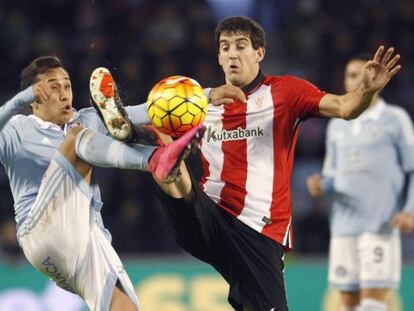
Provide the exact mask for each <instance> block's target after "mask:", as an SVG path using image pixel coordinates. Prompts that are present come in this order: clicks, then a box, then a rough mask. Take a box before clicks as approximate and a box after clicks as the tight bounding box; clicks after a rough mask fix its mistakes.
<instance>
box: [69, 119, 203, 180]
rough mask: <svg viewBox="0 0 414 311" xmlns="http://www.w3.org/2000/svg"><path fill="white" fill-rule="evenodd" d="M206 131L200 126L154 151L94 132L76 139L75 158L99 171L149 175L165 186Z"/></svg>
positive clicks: (89, 131) (80, 133)
mask: <svg viewBox="0 0 414 311" xmlns="http://www.w3.org/2000/svg"><path fill="white" fill-rule="evenodd" d="M204 131H205V128H204V126H201V125H200V126H198V127H195V128H193V129H191V130H190V131H188V132H187V133H185V134H184V135H183V136H181V137H180V138H178V139H177V140H175V141H173V142H172V143H170V144H167V145H163V146H159V147H154V146H143V145H139V144H125V143H123V142H120V141H117V140H115V139H113V138H111V137H108V136H106V135H103V134H99V133H97V132H95V131H93V130H91V129H87V128H86V129H83V130H82V131H81V132H79V134H78V135H77V137H76V143H75V148H76V154H77V155H78V156H79V157H80V158H81V159H82V160H84V161H85V162H87V163H90V164H92V165H95V166H99V167H116V168H122V169H138V170H143V171H150V172H151V173H152V174H153V175H154V177H155V178H156V179H157V180H159V181H162V182H172V181H174V180H175V178H176V177H177V174H178V167H179V164H180V162H181V161H182V160H184V159H185V158H186V157H187V156H188V155H189V154H190V153H191V151H192V150H193V149H194V148H196V147H197V146H198V144H199V142H200V141H201V139H202V137H203V134H204Z"/></svg>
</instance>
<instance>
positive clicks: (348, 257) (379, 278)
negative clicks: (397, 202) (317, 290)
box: [328, 230, 401, 291]
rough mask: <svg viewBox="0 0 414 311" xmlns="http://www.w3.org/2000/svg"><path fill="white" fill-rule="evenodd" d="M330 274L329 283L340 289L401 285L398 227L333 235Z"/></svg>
mask: <svg viewBox="0 0 414 311" xmlns="http://www.w3.org/2000/svg"><path fill="white" fill-rule="evenodd" d="M328 274H329V276H328V279H329V284H330V286H331V287H333V288H335V289H338V290H341V291H358V290H359V289H362V288H398V287H399V284H400V279H401V238H400V233H399V231H398V230H393V231H392V233H390V234H372V233H364V234H362V235H359V236H347V237H333V238H331V243H330V250H329V273H328Z"/></svg>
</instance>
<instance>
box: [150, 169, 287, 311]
mask: <svg viewBox="0 0 414 311" xmlns="http://www.w3.org/2000/svg"><path fill="white" fill-rule="evenodd" d="M192 183H193V192H194V199H193V200H192V202H191V203H186V202H185V201H184V200H183V199H174V198H172V197H170V196H169V195H167V194H165V193H164V192H163V191H162V190H161V189H160V188H158V187H157V188H158V191H157V192H158V193H159V197H160V200H161V203H162V205H163V208H164V209H165V211H166V213H167V216H168V218H169V220H170V223H171V225H172V227H173V230H174V233H175V236H176V240H177V242H178V244H179V245H180V246H181V247H182V248H183V249H185V250H186V251H187V252H189V253H190V254H192V255H193V256H195V257H197V258H198V259H200V260H202V261H204V262H207V263H209V264H211V265H212V266H213V267H214V268H215V269H216V270H217V271H218V272H219V273H220V274H221V275H222V276H223V277H224V279H225V280H226V281H227V282H228V283H229V284H230V292H229V297H228V300H229V302H230V304H231V305H232V306H233V308H234V309H235V310H240V311H241V310H243V306H244V307H249V310H252V311H253V310H254V311H270V310H276V311H287V310H288V307H287V301H286V292H285V284H284V277H283V269H284V263H283V260H282V257H283V253H284V249H283V247H282V245H280V244H278V243H276V242H275V241H273V240H271V239H269V238H267V237H266V236H264V235H262V234H260V233H259V232H257V231H255V230H254V229H252V228H250V227H249V226H247V225H245V224H244V223H242V222H241V221H240V220H238V219H237V218H235V217H233V216H231V215H229V214H228V213H227V212H225V211H224V210H222V209H221V208H220V207H218V206H217V205H216V204H215V203H214V201H212V200H211V199H210V198H209V197H208V196H207V195H206V194H205V193H204V191H202V190H201V189H200V187H199V186H198V183H197V182H196V181H195V180H194V178H193V177H192ZM273 308H274V309H273Z"/></svg>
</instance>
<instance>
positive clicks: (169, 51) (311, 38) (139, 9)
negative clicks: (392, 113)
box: [0, 0, 414, 259]
mask: <svg viewBox="0 0 414 311" xmlns="http://www.w3.org/2000/svg"><path fill="white" fill-rule="evenodd" d="M238 14H244V15H248V16H250V17H252V18H254V19H256V20H257V21H258V22H260V23H261V24H262V25H263V26H264V28H265V30H266V32H267V36H268V46H267V55H266V58H265V62H264V64H263V69H264V71H265V72H266V73H269V74H292V75H296V76H299V77H302V78H305V79H308V80H309V81H312V82H313V83H314V84H316V85H317V86H319V87H320V88H321V89H323V90H326V91H329V92H343V88H342V80H343V70H344V65H345V63H346V61H347V59H349V58H350V57H352V56H354V55H356V54H359V53H361V52H370V53H374V51H375V50H376V48H377V46H379V45H380V44H384V45H386V46H390V45H392V46H395V47H396V48H397V50H398V51H399V53H400V54H401V55H402V61H401V63H402V65H403V69H402V71H401V73H400V74H399V75H398V78H396V79H395V80H394V81H393V82H392V83H391V84H390V85H389V86H388V87H387V89H386V90H385V91H384V94H383V96H384V98H385V99H386V100H387V101H389V102H391V103H394V104H397V105H400V106H403V107H405V108H406V109H407V110H408V111H409V112H410V114H411V115H412V116H413V113H414V102H413V101H412V100H411V99H412V98H414V87H413V85H412V82H413V81H414V68H413V67H414V61H413V60H412V59H411V57H412V56H413V55H414V37H413V33H412V31H411V29H413V27H414V2H413V1H409V0H407V1H404V0H395V1H392V3H390V2H389V1H385V0H383V1H380V0H340V1H330V0H289V1H275V0H233V1H230V0H228V1H225V0H178V1H173V0H171V1H168V0H108V1H104V0H102V1H95V0H82V1H81V0H38V1H31V0H21V1H11V0H5V1H1V3H0V28H1V31H0V69H1V70H0V81H1V83H0V103H3V102H5V101H6V100H7V99H8V98H10V97H11V96H13V95H14V94H15V93H17V91H18V90H19V87H18V86H19V74H20V71H21V70H22V69H23V68H24V67H25V66H26V65H27V64H28V63H29V62H30V61H31V60H32V59H33V58H35V57H38V56H40V55H56V56H58V57H60V58H61V59H62V60H63V62H64V65H65V66H66V68H67V69H68V70H69V74H70V75H71V78H72V83H73V89H74V106H75V107H76V108H77V109H80V108H84V107H88V106H89V95H88V80H89V76H90V73H91V72H92V71H93V69H94V68H95V67H97V66H105V67H108V68H109V69H110V70H111V71H112V72H113V74H114V76H115V78H116V80H117V81H118V83H119V86H120V91H121V97H122V98H123V99H124V102H125V103H126V104H127V105H134V104H140V103H144V102H145V100H146V95H147V94H148V92H149V90H150V89H151V87H152V85H154V84H155V83H156V82H157V81H158V80H160V79H161V78H164V77H165V76H169V75H176V74H182V75H187V76H191V77H192V78H195V79H196V80H198V81H199V82H200V83H201V84H202V85H203V86H217V85H219V84H221V83H223V75H222V73H221V70H220V68H219V66H218V64H217V58H216V54H217V50H216V46H215V41H214V28H215V25H216V24H217V22H218V20H219V19H220V18H222V17H224V16H225V15H238ZM410 82H411V83H410ZM325 125H326V121H325V120H322V121H321V120H311V121H308V123H307V124H306V125H305V128H306V130H303V131H302V134H301V137H300V139H299V143H298V146H297V154H296V164H295V169H294V178H293V184H292V188H293V195H294V198H293V199H294V201H293V202H294V219H295V228H296V229H295V230H296V237H295V240H296V246H297V254H305V253H306V254H322V255H324V254H326V251H327V248H328V240H329V229H328V214H329V206H326V205H327V204H326V203H324V202H319V201H316V200H313V199H311V198H310V197H309V196H308V194H307V191H306V187H305V179H306V177H307V176H308V175H310V174H312V173H315V172H317V171H319V170H320V167H321V162H322V157H323V152H324V132H325ZM193 159H194V160H195V162H197V161H196V160H197V157H193ZM194 166H195V167H197V163H195V164H194ZM98 177H99V181H100V185H101V191H102V196H103V201H104V207H103V211H102V214H103V217H104V222H105V224H106V226H107V227H108V228H109V229H110V231H111V232H112V235H113V242H114V245H115V249H117V250H118V251H120V252H121V253H123V254H136V255H139V254H155V255H156V254H159V253H178V252H181V251H180V250H179V248H178V247H177V246H176V244H175V242H174V240H173V239H172V237H171V231H170V229H169V226H168V222H167V220H166V218H165V216H164V214H163V212H162V209H161V207H160V206H159V203H158V202H157V200H156V199H155V198H154V196H153V195H152V191H153V190H152V182H151V178H150V177H149V176H148V175H147V174H146V173H141V172H136V171H118V170H112V169H99V170H98ZM405 249H406V252H405V254H406V256H407V257H410V258H414V242H413V239H412V238H411V239H409V238H408V239H406V240H405ZM7 256H12V257H15V256H21V254H20V250H19V248H18V247H17V244H16V240H15V228H14V215H13V200H12V198H11V194H10V190H9V187H8V181H7V178H6V176H5V173H4V170H1V172H0V259H1V258H5V257H7Z"/></svg>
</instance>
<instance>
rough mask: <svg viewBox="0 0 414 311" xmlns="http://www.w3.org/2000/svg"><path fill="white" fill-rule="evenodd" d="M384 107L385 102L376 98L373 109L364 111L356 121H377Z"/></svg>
mask: <svg viewBox="0 0 414 311" xmlns="http://www.w3.org/2000/svg"><path fill="white" fill-rule="evenodd" d="M385 105H386V104H385V101H384V100H383V99H382V98H378V99H377V103H376V104H375V105H374V106H373V107H371V108H368V109H367V110H365V111H364V112H363V113H362V114H361V116H360V117H359V118H358V119H360V120H361V121H365V120H374V121H375V120H378V119H379V117H380V116H381V113H382V112H383V111H384V108H385Z"/></svg>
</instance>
